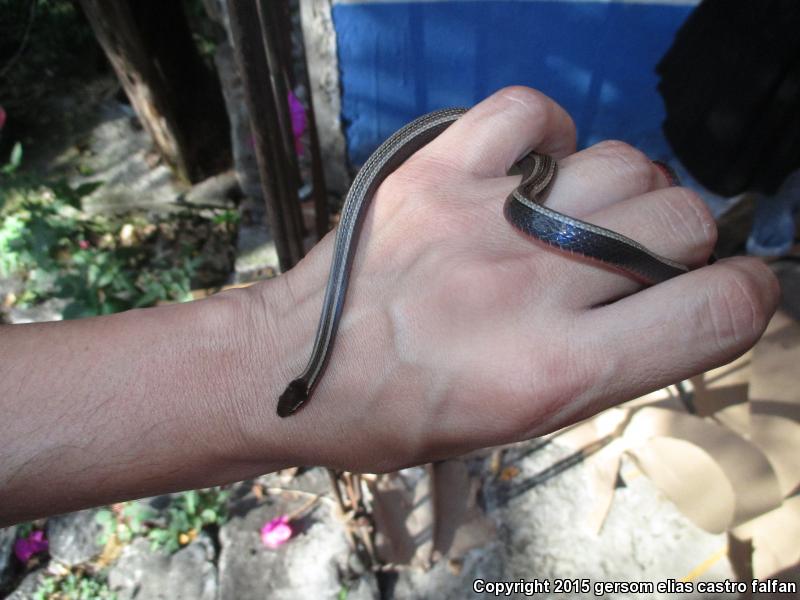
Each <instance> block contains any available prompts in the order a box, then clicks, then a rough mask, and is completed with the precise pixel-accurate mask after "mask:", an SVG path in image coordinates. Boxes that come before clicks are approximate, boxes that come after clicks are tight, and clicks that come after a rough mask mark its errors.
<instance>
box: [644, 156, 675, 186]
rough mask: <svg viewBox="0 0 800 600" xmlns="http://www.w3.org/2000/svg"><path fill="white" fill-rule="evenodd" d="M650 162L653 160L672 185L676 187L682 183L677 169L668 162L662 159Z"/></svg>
mask: <svg viewBox="0 0 800 600" xmlns="http://www.w3.org/2000/svg"><path fill="white" fill-rule="evenodd" d="M650 162H652V163H653V164H654V165H655V166H656V168H657V169H658V170H659V171H661V173H662V174H663V175H664V177H666V179H667V182H668V183H669V184H670V185H671V186H673V187H674V186H677V185H680V184H681V180H680V179H679V178H678V174H677V173H676V172H675V169H673V168H672V167H670V166H669V165H668V164H667V163H665V162H664V161H661V160H652V161H650Z"/></svg>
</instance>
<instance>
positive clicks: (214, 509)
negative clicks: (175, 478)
mask: <svg viewBox="0 0 800 600" xmlns="http://www.w3.org/2000/svg"><path fill="white" fill-rule="evenodd" d="M228 496H229V492H228V491H227V490H222V489H220V488H209V489H206V490H192V491H189V492H183V493H181V494H176V495H175V496H173V497H172V499H171V500H170V504H169V506H168V507H167V508H166V510H165V511H163V512H162V513H159V512H157V511H156V510H154V509H153V508H151V507H150V506H148V505H147V504H144V503H141V502H130V503H126V504H125V505H124V507H123V508H122V510H121V511H117V512H116V513H115V512H113V511H111V510H109V509H103V510H101V511H99V512H98V514H97V516H96V519H97V521H98V522H99V523H100V524H101V525H102V526H103V531H102V532H101V534H100V536H99V538H98V542H99V543H101V544H103V545H105V544H106V543H107V542H108V540H109V539H110V537H111V535H112V534H115V535H116V537H117V540H119V541H120V542H122V543H127V542H130V541H131V540H132V539H133V538H134V537H146V538H147V539H149V540H150V542H151V544H152V547H153V548H154V549H155V548H159V547H160V548H163V549H164V550H166V551H167V552H175V551H177V550H178V549H179V548H180V547H181V546H184V545H186V544H187V543H188V542H190V541H191V540H192V539H194V537H195V536H196V535H197V534H198V533H200V531H202V530H203V529H204V528H206V527H209V526H219V525H222V524H223V523H224V522H225V521H227V519H228V511H227V501H228Z"/></svg>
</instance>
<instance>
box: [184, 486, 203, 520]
mask: <svg viewBox="0 0 800 600" xmlns="http://www.w3.org/2000/svg"><path fill="white" fill-rule="evenodd" d="M199 500H200V496H199V495H198V493H197V492H196V491H194V490H192V491H190V492H186V493H185V494H184V495H183V502H184V506H185V510H186V512H187V513H188V514H190V515H193V514H194V513H195V512H197V503H198V501H199Z"/></svg>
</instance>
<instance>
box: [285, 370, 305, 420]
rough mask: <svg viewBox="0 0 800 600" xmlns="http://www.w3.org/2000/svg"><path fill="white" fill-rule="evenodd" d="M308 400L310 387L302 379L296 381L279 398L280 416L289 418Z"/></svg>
mask: <svg viewBox="0 0 800 600" xmlns="http://www.w3.org/2000/svg"><path fill="white" fill-rule="evenodd" d="M306 400H308V385H307V384H306V382H305V381H304V380H302V379H294V380H292V382H291V383H290V384H289V385H287V386H286V389H285V390H284V391H283V393H282V394H281V397H280V398H278V416H279V417H288V416H289V415H291V414H292V413H294V412H295V411H296V410H297V409H298V408H300V407H301V406H302V405H303V403H305V401H306Z"/></svg>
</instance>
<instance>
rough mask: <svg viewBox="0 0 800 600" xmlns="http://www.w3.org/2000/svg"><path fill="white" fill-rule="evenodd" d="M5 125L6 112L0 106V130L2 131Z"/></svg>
mask: <svg viewBox="0 0 800 600" xmlns="http://www.w3.org/2000/svg"><path fill="white" fill-rule="evenodd" d="M5 124H6V111H5V109H4V108H3V107H2V106H0V130H2V129H3V126H4V125H5Z"/></svg>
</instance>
